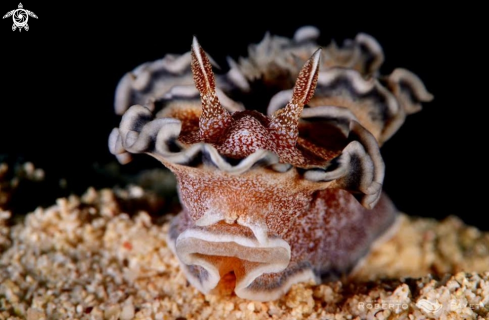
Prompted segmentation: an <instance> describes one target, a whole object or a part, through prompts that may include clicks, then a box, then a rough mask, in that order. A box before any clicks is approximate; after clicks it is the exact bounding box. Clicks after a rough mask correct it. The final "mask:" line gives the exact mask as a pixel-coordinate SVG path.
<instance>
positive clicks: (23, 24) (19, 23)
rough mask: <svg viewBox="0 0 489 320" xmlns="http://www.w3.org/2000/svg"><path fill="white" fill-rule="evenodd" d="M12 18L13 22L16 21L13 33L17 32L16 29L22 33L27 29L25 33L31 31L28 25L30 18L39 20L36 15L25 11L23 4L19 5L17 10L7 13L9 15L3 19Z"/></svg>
mask: <svg viewBox="0 0 489 320" xmlns="http://www.w3.org/2000/svg"><path fill="white" fill-rule="evenodd" d="M10 16H12V20H14V24H13V25H12V31H15V30H16V29H19V31H22V29H25V31H29V25H28V24H27V21H28V20H29V16H31V17H33V18H36V19H37V16H36V15H35V13H34V12H32V11H29V10H25V9H24V7H23V6H22V3H19V7H18V8H17V9H15V10H12V11H9V12H7V14H6V15H4V16H3V19H5V18H8V17H10Z"/></svg>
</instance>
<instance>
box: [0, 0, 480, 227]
mask: <svg viewBox="0 0 489 320" xmlns="http://www.w3.org/2000/svg"><path fill="white" fill-rule="evenodd" d="M9 5H10V6H7V4H2V6H1V8H2V9H3V10H4V11H5V12H7V11H9V10H10V9H11V8H10V7H12V9H13V8H14V7H15V6H17V5H16V4H14V3H11V4H9ZM297 5H298V6H300V5H302V4H300V3H298V4H297ZM236 6H237V7H236V8H235V9H231V8H228V9H226V10H224V11H222V13H217V12H213V11H212V8H207V11H206V10H204V9H200V8H193V7H191V5H186V6H182V7H180V8H178V9H170V7H168V6H166V4H165V3H160V6H159V7H153V6H151V5H149V4H142V3H141V4H139V3H138V4H134V3H133V4H132V5H131V6H117V7H111V6H110V7H109V6H107V7H100V5H98V4H92V5H89V4H84V5H83V6H75V5H71V7H70V5H69V4H65V5H64V6H61V7H53V6H49V7H48V6H47V5H46V6H45V5H43V4H41V3H29V4H27V3H24V7H25V8H26V9H29V10H31V11H33V12H35V13H36V15H37V16H38V17H39V19H33V18H30V19H29V25H30V30H29V31H28V32H25V31H22V32H18V31H16V32H12V30H11V21H7V19H6V20H2V21H0V22H1V24H0V35H1V36H0V38H1V42H2V50H1V58H0V63H1V65H0V70H1V74H0V75H1V77H2V89H1V100H0V101H1V105H0V123H1V125H0V136H1V137H2V138H1V140H0V154H1V155H2V156H3V157H4V158H7V159H8V161H11V162H16V161H18V159H23V160H25V161H32V162H34V163H35V164H36V166H38V167H41V168H43V169H44V170H45V172H46V182H45V184H44V185H43V187H42V188H41V189H40V191H38V192H37V191H36V192H35V193H33V194H34V195H33V196H32V197H30V198H29V199H24V198H20V199H17V200H16V201H18V206H19V208H21V210H22V211H23V210H31V209H32V208H34V207H35V206H36V205H38V204H42V205H48V204H49V203H52V202H53V201H54V199H55V198H56V197H57V196H62V195H66V194H69V193H77V194H79V193H81V192H83V191H84V190H85V189H86V188H87V187H88V186H95V187H97V188H100V187H107V186H113V185H114V184H123V183H126V182H127V180H126V178H125V177H124V176H123V175H121V176H119V177H118V176H117V175H113V174H112V173H113V172H114V167H112V170H109V171H107V165H109V164H110V163H111V162H113V161H114V158H113V157H112V156H111V155H110V154H109V152H108V149H107V137H108V135H109V133H110V131H111V130H112V128H113V127H115V126H117V124H118V122H119V120H120V119H119V118H118V117H116V116H115V115H114V114H113V112H112V110H113V109H112V108H113V94H114V90H115V86H116V85H117V82H118V80H119V79H120V77H121V76H122V75H123V74H124V73H125V72H127V71H129V70H131V69H133V68H134V67H136V66H137V65H139V64H141V63H143V62H146V61H151V60H155V59H158V58H161V57H163V55H164V54H165V53H168V52H174V53H182V52H185V51H187V50H188V49H189V48H190V43H191V39H192V36H193V35H194V34H197V35H198V37H199V41H200V43H201V44H202V45H204V46H205V48H206V50H207V51H208V52H209V54H210V55H211V56H212V57H213V58H214V59H215V60H217V62H218V63H221V64H223V65H225V57H226V55H230V56H232V57H234V58H237V57H238V56H240V55H241V56H244V55H246V48H247V45H248V44H249V43H256V42H259V41H260V40H261V39H262V37H263V35H264V33H265V32H266V31H267V30H269V31H271V32H272V33H273V34H281V35H284V36H289V37H290V36H292V34H293V32H294V31H295V30H296V29H297V28H298V27H300V26H303V25H307V24H311V25H316V26H317V27H319V28H320V30H321V32H322V43H324V44H327V43H329V40H330V39H331V38H334V39H336V40H337V42H340V43H341V42H342V40H343V39H345V38H352V37H354V36H355V35H356V34H357V33H358V32H366V33H369V34H371V35H373V36H374V37H375V38H377V40H378V41H379V42H380V44H381V45H382V46H383V48H384V52H385V56H386V61H385V63H384V65H383V67H382V69H381V70H382V72H383V73H384V74H388V73H390V72H391V71H392V70H393V69H394V68H396V67H404V68H407V69H409V70H411V71H413V72H415V73H416V74H417V75H418V76H419V77H420V78H421V79H422V80H423V81H424V83H425V85H426V87H427V89H428V90H429V91H430V92H431V93H433V94H434V95H435V100H434V101H433V102H431V103H429V104H425V107H424V110H423V111H422V112H420V113H418V114H415V115H413V116H410V117H408V118H407V120H406V123H405V124H404V126H403V127H402V128H401V129H400V131H399V132H398V133H397V134H396V135H395V136H394V137H393V138H392V139H391V140H390V141H388V142H387V143H386V144H385V146H384V147H383V149H382V154H383V156H384V160H385V162H386V178H385V184H384V186H385V190H386V192H387V193H388V194H389V195H390V196H391V197H392V199H393V200H394V202H395V203H396V205H397V206H398V207H399V208H400V209H401V210H402V211H404V212H407V213H409V214H413V215H419V216H429V217H436V218H443V217H445V216H447V215H450V214H454V215H458V216H460V217H461V218H462V219H463V220H464V221H466V222H467V223H469V224H472V225H476V226H477V227H479V228H482V229H485V230H489V223H488V222H487V217H488V216H489V214H488V212H487V209H486V207H485V205H486V201H485V199H486V197H487V195H486V191H487V187H486V183H487V178H488V177H487V176H488V175H487V169H486V168H487V165H486V163H487V161H486V160H485V156H484V155H483V153H484V152H483V150H484V149H485V147H486V145H487V142H486V141H487V136H488V135H487V132H486V130H485V128H486V126H487V125H486V124H485V122H486V120H485V119H486V118H485V115H484V112H485V111H483V110H484V109H486V108H487V102H486V99H485V95H486V92H485V91H486V90H485V86H486V85H487V81H485V80H483V79H485V77H486V74H487V71H485V70H483V68H482V67H483V66H484V65H485V61H486V60H485V59H486V58H485V57H484V55H483V52H484V51H483V50H482V42H483V41H482V40H483V39H484V36H483V34H482V28H481V27H480V26H478V25H477V24H478V21H479V20H478V19H476V18H475V17H474V14H476V12H477V10H471V11H470V12H469V11H467V10H465V9H464V8H457V10H455V9H449V8H446V10H448V11H447V13H444V14H441V13H440V12H438V11H433V12H426V11H422V10H420V9H419V8H403V10H395V12H391V13H389V14H381V13H380V12H379V11H378V10H376V9H373V8H356V7H348V6H346V7H343V8H335V7H333V6H332V5H331V4H327V5H326V4H324V8H321V7H317V8H301V9H298V8H290V9H286V12H288V14H285V15H284V14H278V13H277V12H272V11H265V10H264V9H263V8H261V7H254V6H252V5H250V4H246V3H241V4H237V5H236ZM304 10H305V11H304ZM423 10H424V9H423ZM450 10H451V12H450ZM466 11H467V12H466ZM303 12H307V13H306V14H303ZM204 13H205V14H204ZM299 14H301V16H299ZM469 14H470V17H472V18H470V19H469V21H470V22H466V23H459V22H457V21H458V20H457V19H456V17H461V16H465V15H469ZM170 17H172V19H173V20H170ZM61 31H63V32H61ZM142 158H143V157H140V159H138V161H137V162H136V163H135V164H131V165H129V166H126V167H125V168H120V169H117V170H122V173H123V174H129V175H130V174H135V173H137V172H138V171H139V170H141V169H142V168H146V167H155V166H158V164H156V162H155V161H154V160H152V159H142ZM145 158H146V157H145ZM117 170H116V171H117ZM60 179H64V180H63V181H62V183H61V185H60V183H59V182H60ZM25 188H36V185H34V186H32V185H27V186H25ZM29 190H30V189H29Z"/></svg>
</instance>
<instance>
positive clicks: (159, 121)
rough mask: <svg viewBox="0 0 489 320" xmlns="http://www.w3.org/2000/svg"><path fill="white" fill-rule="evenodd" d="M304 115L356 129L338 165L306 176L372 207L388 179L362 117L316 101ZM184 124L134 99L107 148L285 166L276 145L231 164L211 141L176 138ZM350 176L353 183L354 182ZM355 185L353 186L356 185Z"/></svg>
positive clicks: (183, 159) (176, 158) (124, 158)
mask: <svg viewBox="0 0 489 320" xmlns="http://www.w3.org/2000/svg"><path fill="white" fill-rule="evenodd" d="M301 117H302V119H304V120H307V118H312V117H314V118H318V117H319V118H324V119H325V121H328V120H332V119H337V120H340V121H338V122H339V123H344V124H347V125H343V127H341V126H340V125H339V128H340V130H342V132H343V133H344V134H345V136H350V135H354V136H355V140H353V141H351V142H350V143H349V144H348V145H347V146H346V147H345V148H344V149H343V151H342V153H341V155H340V156H339V157H337V158H336V159H337V160H338V164H339V166H338V167H337V168H336V169H334V170H332V171H327V167H326V168H313V169H306V171H305V174H304V178H305V179H307V180H310V181H314V182H318V183H323V182H328V183H330V182H332V181H333V180H334V182H333V184H332V187H334V186H336V187H338V188H341V189H347V190H349V191H352V192H361V193H362V194H364V196H362V197H361V198H362V199H361V203H362V205H364V206H365V207H366V208H372V207H373V206H374V205H375V204H376V203H377V200H378V198H379V197H380V194H381V192H382V183H383V179H384V162H383V160H382V157H381V155H380V151H379V146H378V144H377V141H376V140H375V138H374V137H373V136H372V135H371V134H370V133H369V132H368V131H367V130H366V129H365V128H363V127H362V126H361V125H360V124H359V123H358V122H357V119H356V117H355V116H354V115H353V113H352V112H351V111H349V110H348V109H346V108H343V107H334V106H326V107H315V108H310V109H309V108H308V109H304V110H303V112H302V115H301ZM181 129H182V124H181V122H180V120H177V119H174V118H156V119H154V116H153V113H152V112H151V110H150V109H148V108H147V107H143V106H140V105H135V106H132V107H130V108H129V109H128V110H127V111H126V113H125V114H124V116H123V117H122V120H121V123H120V126H119V128H114V129H113V130H112V132H111V134H110V136H109V150H110V152H111V153H112V154H114V155H116V157H117V159H118V160H119V161H120V162H121V163H122V164H125V163H128V162H130V161H131V157H130V154H129V153H148V154H150V155H151V156H153V157H155V158H156V159H158V160H160V161H162V162H171V163H175V164H181V165H185V164H187V163H189V162H190V161H191V160H192V159H193V158H194V157H195V156H196V155H197V154H198V153H199V152H202V153H205V154H207V155H208V156H209V158H210V160H211V161H212V163H213V164H214V165H215V166H216V167H217V168H218V169H219V170H221V171H224V172H227V173H229V174H234V175H239V174H242V173H244V172H246V171H248V170H249V169H251V168H252V167H253V166H254V165H255V164H257V163H258V162H260V165H261V166H270V167H271V168H272V169H274V170H276V171H278V172H283V171H285V170H286V169H284V168H285V167H286V165H285V164H282V163H280V161H279V157H278V156H277V155H276V154H275V153H274V152H272V151H268V150H257V151H255V152H254V153H252V154H251V155H249V156H247V157H246V158H244V159H242V160H241V161H240V162H239V163H238V164H236V165H232V164H230V163H229V162H228V161H227V160H226V159H225V157H223V156H221V155H220V154H219V152H218V151H217V150H216V148H215V147H213V146H212V145H211V144H208V143H204V142H199V143H195V144H192V145H189V146H183V145H182V144H180V143H178V141H177V138H178V136H179V135H180V132H181ZM171 142H175V143H177V145H178V146H179V147H180V148H181V151H178V152H172V151H170V147H169V143H171ZM352 181H353V182H354V184H352ZM352 188H353V189H355V190H352Z"/></svg>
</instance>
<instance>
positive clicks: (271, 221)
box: [109, 27, 432, 301]
mask: <svg viewBox="0 0 489 320" xmlns="http://www.w3.org/2000/svg"><path fill="white" fill-rule="evenodd" d="M318 35H319V32H318V30H317V29H315V28H313V27H304V28H301V29H299V30H298V31H297V32H296V34H295V36H294V38H293V39H287V38H282V37H276V36H271V35H268V34H267V35H266V36H265V39H264V40H263V41H262V42H261V43H260V44H258V45H252V46H250V50H249V51H250V55H249V57H248V58H246V59H241V60H240V61H239V62H235V61H233V60H231V59H229V60H228V62H229V70H228V71H227V72H225V73H220V74H216V75H214V70H213V66H212V63H211V59H209V58H208V57H207V55H206V53H205V52H204V50H203V49H202V48H201V46H200V45H199V43H198V42H197V40H196V39H195V38H194V41H193V43H192V47H191V52H190V53H186V54H183V55H181V56H175V55H168V56H166V57H165V58H163V59H161V60H158V61H155V62H152V63H146V64H143V65H142V66H140V67H138V68H136V69H135V70H134V71H133V72H130V73H128V74H127V75H125V76H124V77H123V78H122V79H121V81H120V83H119V86H118V88H117V91H116V99H115V104H116V105H115V107H116V112H117V113H119V114H123V116H122V120H121V123H120V125H119V128H116V129H114V130H113V131H112V133H111V135H110V137H109V147H110V150H111V152H112V153H113V154H115V155H116V156H117V158H118V159H119V161H120V162H121V163H127V162H128V161H130V160H131V156H130V154H135V153H148V154H150V155H151V156H153V157H155V158H156V159H158V160H159V161H161V163H162V164H163V165H164V166H165V167H167V168H168V169H169V170H171V171H172V172H173V173H174V174H175V176H176V178H177V181H178V192H179V197H180V201H181V204H182V207H183V210H182V211H181V212H180V213H179V214H178V216H177V217H175V219H174V220H173V221H172V224H171V231H170V235H169V244H170V246H171V248H172V249H173V251H174V252H175V254H176V256H177V258H178V260H179V262H180V264H181V267H182V269H183V270H184V272H185V274H186V276H187V278H188V280H189V282H190V283H191V284H192V285H194V286H195V287H196V288H198V289H199V290H200V291H202V292H203V293H222V292H230V291H233V290H234V292H235V293H236V294H237V295H238V296H239V297H242V298H247V299H252V300H261V301H266V300H274V299H277V298H278V297H280V296H281V295H283V294H284V293H285V292H287V290H288V289H289V288H290V286H291V285H293V284H294V283H297V282H301V281H308V280H313V281H316V282H318V283H319V282H321V281H325V280H331V279H336V278H338V277H341V276H342V275H346V274H348V273H350V272H351V271H352V270H353V269H354V267H355V266H356V265H357V264H358V262H359V261H360V260H361V259H362V258H363V257H364V256H365V255H366V253H367V252H368V250H369V248H370V247H371V246H372V243H374V242H375V241H376V240H377V239H379V238H380V236H382V235H383V234H385V233H386V231H387V230H389V228H390V227H391V226H392V225H393V224H394V222H395V220H396V209H395V207H394V205H393V204H392V203H391V201H390V200H389V199H388V197H387V196H386V195H385V194H384V193H383V192H382V183H383V179H384V162H383V160H382V157H381V155H380V151H379V147H380V146H381V145H382V144H383V143H384V142H385V141H386V140H388V139H389V138H390V137H391V136H392V135H393V134H394V133H395V132H396V131H397V130H398V129H399V127H400V126H401V125H402V123H403V122H404V119H405V117H406V115H408V114H410V113H413V112H417V111H419V110H420V108H421V103H422V102H427V101H430V100H431V99H432V96H431V94H429V93H428V92H427V91H426V89H425V87H424V85H423V83H422V82H421V81H420V80H419V78H418V77H417V76H416V75H414V74H413V73H411V72H409V71H407V70H404V69H396V70H394V72H392V74H391V75H389V76H379V74H378V69H379V67H380V65H381V64H382V62H383V52H382V49H381V47H380V45H379V44H378V43H377V42H376V41H375V40H374V39H373V38H372V37H370V36H368V35H365V34H359V35H358V36H357V37H356V38H355V39H354V40H351V41H346V42H345V45H344V46H342V47H338V46H337V45H336V44H334V43H333V44H331V45H329V46H327V47H325V48H323V49H322V50H318V47H319V46H318V45H317V43H316V38H317V37H318ZM245 107H246V108H245Z"/></svg>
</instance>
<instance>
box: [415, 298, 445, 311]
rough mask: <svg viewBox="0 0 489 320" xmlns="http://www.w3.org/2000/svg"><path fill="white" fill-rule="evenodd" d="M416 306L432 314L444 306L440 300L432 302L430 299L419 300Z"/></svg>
mask: <svg viewBox="0 0 489 320" xmlns="http://www.w3.org/2000/svg"><path fill="white" fill-rule="evenodd" d="M416 306H417V307H418V308H420V309H421V310H423V311H425V312H426V313H431V314H435V313H437V312H438V311H440V309H441V307H442V305H441V304H440V303H439V302H438V301H435V302H431V301H430V300H427V299H420V300H418V302H417V303H416Z"/></svg>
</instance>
